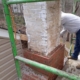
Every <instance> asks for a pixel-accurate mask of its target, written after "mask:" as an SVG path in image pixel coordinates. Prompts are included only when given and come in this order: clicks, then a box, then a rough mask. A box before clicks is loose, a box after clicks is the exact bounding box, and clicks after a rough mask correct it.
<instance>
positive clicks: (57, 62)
mask: <svg viewBox="0 0 80 80" xmlns="http://www.w3.org/2000/svg"><path fill="white" fill-rule="evenodd" d="M24 56H25V57H26V58H28V59H32V60H34V61H37V62H40V63H43V64H46V65H49V66H52V67H54V68H58V69H62V68H63V62H64V46H63V45H59V46H58V47H57V48H55V50H53V51H52V52H51V53H50V54H49V55H48V56H43V55H40V53H37V52H35V51H34V52H33V51H32V52H31V51H29V50H27V51H25V52H24ZM26 66H29V67H31V68H32V69H34V70H35V71H38V72H40V73H42V74H45V75H47V76H49V78H52V79H53V78H54V79H55V78H56V77H57V76H56V75H53V74H51V73H49V72H46V71H45V70H41V69H38V68H35V67H32V66H30V65H28V64H26ZM54 76H55V77H54ZM54 79H53V80H54Z"/></svg>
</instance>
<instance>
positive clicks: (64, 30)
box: [60, 27, 67, 38]
mask: <svg viewBox="0 0 80 80" xmlns="http://www.w3.org/2000/svg"><path fill="white" fill-rule="evenodd" d="M66 32H67V30H66V29H65V28H64V27H63V29H62V31H61V32H60V36H61V37H62V38H63V36H64V34H65V33H66Z"/></svg>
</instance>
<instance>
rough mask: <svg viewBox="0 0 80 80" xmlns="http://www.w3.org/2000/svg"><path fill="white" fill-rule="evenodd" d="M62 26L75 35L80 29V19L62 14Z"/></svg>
mask: <svg viewBox="0 0 80 80" xmlns="http://www.w3.org/2000/svg"><path fill="white" fill-rule="evenodd" d="M61 24H62V26H63V27H64V28H65V29H66V30H68V31H69V32H70V33H75V32H77V31H78V30H79V29H80V17H79V16H76V15H74V14H71V13H64V12H61Z"/></svg>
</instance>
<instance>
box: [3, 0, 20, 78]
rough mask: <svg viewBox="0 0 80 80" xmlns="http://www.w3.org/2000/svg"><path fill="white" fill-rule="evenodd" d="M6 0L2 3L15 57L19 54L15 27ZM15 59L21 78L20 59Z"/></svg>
mask: <svg viewBox="0 0 80 80" xmlns="http://www.w3.org/2000/svg"><path fill="white" fill-rule="evenodd" d="M6 1H7V0H2V4H3V7H4V14H5V19H6V23H7V27H8V33H9V38H10V42H11V46H12V53H13V56H14V57H15V56H17V48H16V44H15V40H14V34H13V29H12V22H11V17H10V12H9V8H8V5H7V4H6ZM14 61H15V66H16V70H17V74H18V78H19V80H21V70H20V64H19V61H18V60H14Z"/></svg>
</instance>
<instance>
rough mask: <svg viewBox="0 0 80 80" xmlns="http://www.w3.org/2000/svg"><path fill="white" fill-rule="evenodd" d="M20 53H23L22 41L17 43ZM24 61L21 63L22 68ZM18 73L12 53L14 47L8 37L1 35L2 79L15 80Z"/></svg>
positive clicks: (0, 78)
mask: <svg viewBox="0 0 80 80" xmlns="http://www.w3.org/2000/svg"><path fill="white" fill-rule="evenodd" d="M17 50H18V54H19V55H22V47H21V42H20V41H18V43H17ZM22 66H23V63H21V68H22ZM15 79H17V73H16V68H15V63H14V58H13V55H12V49H11V45H10V41H9V39H8V38H2V37H0V80H15Z"/></svg>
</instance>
